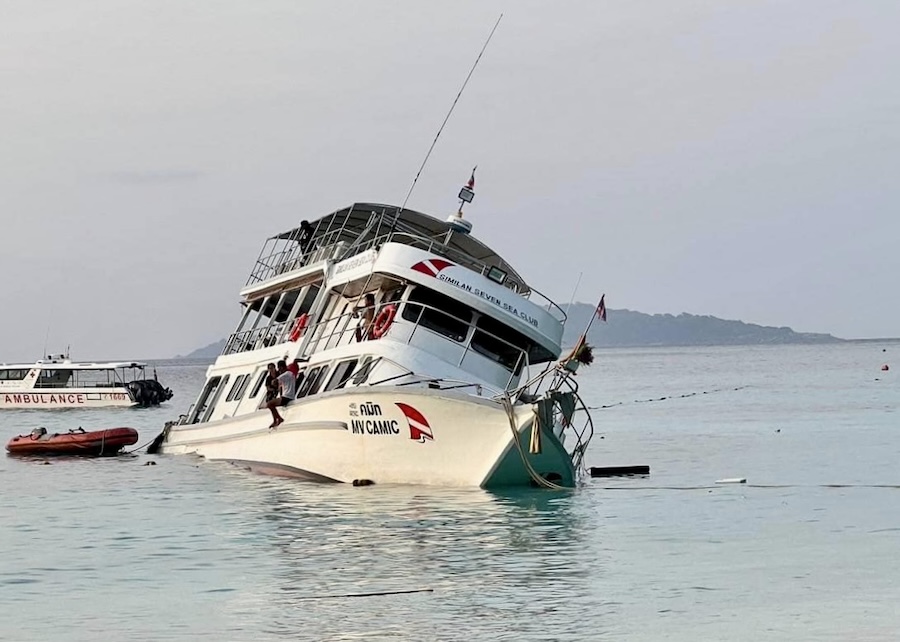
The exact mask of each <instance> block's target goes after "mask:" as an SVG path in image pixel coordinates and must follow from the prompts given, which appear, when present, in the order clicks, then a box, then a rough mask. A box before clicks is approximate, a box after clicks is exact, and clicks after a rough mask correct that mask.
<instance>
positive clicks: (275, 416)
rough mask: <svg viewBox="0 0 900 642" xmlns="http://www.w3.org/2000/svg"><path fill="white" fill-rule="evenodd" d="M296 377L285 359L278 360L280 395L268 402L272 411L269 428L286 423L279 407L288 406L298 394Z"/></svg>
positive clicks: (268, 406) (267, 405)
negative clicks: (288, 367)
mask: <svg viewBox="0 0 900 642" xmlns="http://www.w3.org/2000/svg"><path fill="white" fill-rule="evenodd" d="M295 388H296V379H295V378H294V375H293V374H292V373H291V371H290V370H288V369H287V364H286V363H285V362H284V359H281V360H280V361H279V362H278V396H277V397H275V398H274V399H272V401H270V402H269V403H267V404H266V407H267V408H268V409H269V410H270V411H271V412H272V423H271V424H270V425H269V428H277V427H278V426H280V425H281V424H283V423H284V418H283V417H282V416H281V415H280V414H279V412H278V408H280V407H281V406H286V405H288V403H290V402H291V401H293V400H294V397H295V396H296V389H295Z"/></svg>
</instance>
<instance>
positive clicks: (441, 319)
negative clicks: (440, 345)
mask: <svg viewBox="0 0 900 642" xmlns="http://www.w3.org/2000/svg"><path fill="white" fill-rule="evenodd" d="M426 306H427V307H426ZM402 316H403V318H404V319H406V320H407V321H411V322H413V323H416V322H418V323H419V325H421V326H422V327H424V328H428V329H429V330H431V331H433V332H437V333H438V334H441V335H443V336H445V337H447V338H448V339H452V340H453V341H456V342H457V343H463V342H464V341H465V340H466V336H467V335H468V332H469V326H471V325H472V318H473V316H474V311H473V310H472V308H470V307H469V306H467V305H465V304H464V303H461V302H460V301H457V300H456V299H453V298H450V297H448V296H445V295H443V294H441V293H439V292H436V291H434V290H431V289H428V288H424V287H421V286H418V287H415V288H413V290H412V291H411V292H410V293H409V298H408V301H407V303H406V305H404V307H403V312H402ZM500 337H502V339H501V338H500ZM471 346H472V349H473V350H474V351H475V352H477V353H479V354H481V355H484V356H485V357H488V358H489V359H492V360H493V361H496V362H498V363H500V364H501V365H503V366H504V367H505V368H507V369H508V370H510V371H513V370H514V371H516V372H518V371H519V370H520V369H521V367H522V366H523V365H524V363H523V361H524V359H523V358H522V352H525V353H527V354H528V355H529V357H530V358H531V360H532V362H534V363H539V362H541V361H547V360H548V359H553V355H552V354H550V352H548V351H547V350H545V349H544V348H542V347H540V346H537V345H535V344H534V342H533V341H531V340H530V339H529V338H528V337H526V336H525V335H524V334H522V333H521V332H518V331H516V330H514V329H512V328H510V327H509V326H508V325H506V324H504V323H501V322H500V321H497V320H495V319H493V318H492V317H489V316H487V315H484V314H481V315H479V317H478V320H477V321H476V322H475V329H474V331H473V333H472V343H471Z"/></svg>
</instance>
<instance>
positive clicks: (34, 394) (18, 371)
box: [0, 355, 172, 409]
mask: <svg viewBox="0 0 900 642" xmlns="http://www.w3.org/2000/svg"><path fill="white" fill-rule="evenodd" d="M146 367H147V364H145V363H138V362H135V361H122V362H119V361H109V362H102V363H76V362H73V361H71V360H70V359H69V357H68V356H67V355H59V356H58V357H54V356H52V355H50V356H48V357H47V359H46V360H38V361H36V362H35V363H20V364H0V409H4V408H41V409H47V408H107V407H110V406H154V405H158V404H160V403H163V402H164V401H168V400H169V399H171V398H172V391H171V390H169V389H168V388H163V386H162V385H161V384H160V383H159V381H158V380H157V379H156V377H155V375H154V377H153V378H152V379H150V378H148V377H147V375H146V372H145V370H146Z"/></svg>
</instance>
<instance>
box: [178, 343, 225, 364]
mask: <svg viewBox="0 0 900 642" xmlns="http://www.w3.org/2000/svg"><path fill="white" fill-rule="evenodd" d="M224 347H225V339H220V340H219V341H216V342H214V343H210V344H209V345H208V346H203V347H202V348H197V349H196V350H194V351H193V352H191V353H189V354H179V355H177V356H176V357H175V358H176V359H209V360H213V359H215V358H216V357H218V356H219V355H220V354H222V349H223V348H224Z"/></svg>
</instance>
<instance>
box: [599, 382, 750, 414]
mask: <svg viewBox="0 0 900 642" xmlns="http://www.w3.org/2000/svg"><path fill="white" fill-rule="evenodd" d="M749 387H750V386H738V387H737V388H714V389H713V390H701V391H700V392H688V393H686V394H683V395H668V396H666V397H655V398H653V399H635V400H633V401H617V402H616V403H609V404H606V405H605V406H588V407H587V409H588V410H605V409H606V408H615V407H616V406H625V405H627V404H631V403H653V402H656V401H671V400H673V399H687V398H688V397H696V396H698V395H711V394H714V393H717V392H734V391H736V390H743V389H744V388H749Z"/></svg>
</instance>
